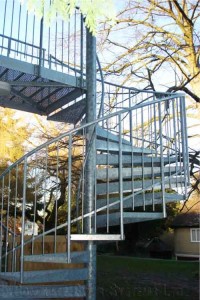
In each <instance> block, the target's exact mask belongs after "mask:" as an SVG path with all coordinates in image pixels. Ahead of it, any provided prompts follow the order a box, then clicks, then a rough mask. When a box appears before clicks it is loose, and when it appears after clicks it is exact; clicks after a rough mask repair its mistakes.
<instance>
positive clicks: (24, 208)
mask: <svg viewBox="0 0 200 300" xmlns="http://www.w3.org/2000/svg"><path fill="white" fill-rule="evenodd" d="M26 183H27V156H25V158H24V174H23V199H22V229H21V257H20V282H21V283H23V280H24V242H25V240H24V234H25V217H26V215H25V214H26Z"/></svg>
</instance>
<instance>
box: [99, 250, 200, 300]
mask: <svg viewBox="0 0 200 300" xmlns="http://www.w3.org/2000/svg"><path fill="white" fill-rule="evenodd" d="M198 268H199V264H198V262H185V261H175V260H160V259H142V258H134V257H118V256H106V255H100V256H98V257H97V300H112V299H113V300H114V299H115V300H118V299H119V300H126V299H128V300H135V299H140V300H144V299H148V300H154V299H155V300H158V299H159V300H160V299H162V300H165V299H170V300H187V299H189V300H198V299H199V297H198Z"/></svg>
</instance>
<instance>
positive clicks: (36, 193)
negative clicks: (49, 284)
mask: <svg viewBox="0 0 200 300" xmlns="http://www.w3.org/2000/svg"><path fill="white" fill-rule="evenodd" d="M37 168H38V156H37V153H36V154H35V172H34V175H35V180H34V181H35V182H34V187H35V189H34V204H33V224H34V227H35V223H36V213H37V196H38V186H37V172H38V171H37ZM33 230H34V229H33ZM34 244H35V240H34V239H33V241H32V247H31V254H34Z"/></svg>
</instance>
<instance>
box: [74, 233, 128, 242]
mask: <svg viewBox="0 0 200 300" xmlns="http://www.w3.org/2000/svg"><path fill="white" fill-rule="evenodd" d="M71 240H72V241H111V240H114V241H121V240H122V238H121V235H120V234H108V233H107V234H72V235H71Z"/></svg>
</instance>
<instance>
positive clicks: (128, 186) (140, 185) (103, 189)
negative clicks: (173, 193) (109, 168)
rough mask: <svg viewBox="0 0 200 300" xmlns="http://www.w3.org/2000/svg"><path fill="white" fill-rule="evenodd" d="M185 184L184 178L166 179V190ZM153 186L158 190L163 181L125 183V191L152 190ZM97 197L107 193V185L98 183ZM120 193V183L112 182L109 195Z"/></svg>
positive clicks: (149, 180) (148, 180)
mask: <svg viewBox="0 0 200 300" xmlns="http://www.w3.org/2000/svg"><path fill="white" fill-rule="evenodd" d="M183 183H185V181H184V178H182V177H181V176H180V177H177V178H170V179H169V178H165V189H168V188H176V186H180V185H181V184H183ZM152 185H155V186H154V187H155V188H156V189H160V188H161V180H160V178H156V179H154V180H152V179H146V180H144V182H142V180H135V181H134V182H133V181H131V180H129V181H123V191H124V192H128V191H131V190H132V188H133V187H134V190H135V191H137V190H139V189H143V190H152ZM96 192H97V195H102V194H106V193H107V183H106V182H104V183H98V184H97V187H96ZM118 192H119V181H115V182H110V183H109V193H118Z"/></svg>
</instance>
